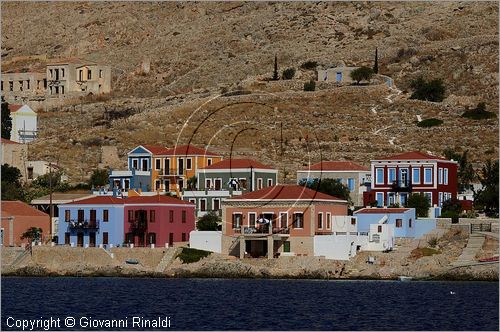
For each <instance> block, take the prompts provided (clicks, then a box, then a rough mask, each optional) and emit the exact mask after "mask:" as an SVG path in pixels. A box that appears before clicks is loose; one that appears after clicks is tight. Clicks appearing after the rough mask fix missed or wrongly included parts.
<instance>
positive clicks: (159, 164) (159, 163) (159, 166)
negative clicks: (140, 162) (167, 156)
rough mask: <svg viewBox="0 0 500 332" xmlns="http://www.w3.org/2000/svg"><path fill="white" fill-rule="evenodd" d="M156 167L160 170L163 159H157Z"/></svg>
mask: <svg viewBox="0 0 500 332" xmlns="http://www.w3.org/2000/svg"><path fill="white" fill-rule="evenodd" d="M155 169H156V170H160V169H161V159H158V158H157V159H155Z"/></svg>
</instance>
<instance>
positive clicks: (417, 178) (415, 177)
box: [411, 168, 420, 184]
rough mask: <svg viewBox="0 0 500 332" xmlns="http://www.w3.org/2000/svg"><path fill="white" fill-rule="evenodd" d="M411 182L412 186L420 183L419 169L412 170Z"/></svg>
mask: <svg viewBox="0 0 500 332" xmlns="http://www.w3.org/2000/svg"><path fill="white" fill-rule="evenodd" d="M411 171H412V182H413V183H414V184H419V183H420V168H413V169H412V170H411Z"/></svg>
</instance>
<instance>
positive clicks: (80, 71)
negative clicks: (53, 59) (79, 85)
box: [50, 69, 83, 81]
mask: <svg viewBox="0 0 500 332" xmlns="http://www.w3.org/2000/svg"><path fill="white" fill-rule="evenodd" d="M50 76H51V77H52V70H51V74H50ZM78 80H79V81H83V70H82V69H80V70H79V71H78Z"/></svg>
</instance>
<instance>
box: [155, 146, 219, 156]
mask: <svg viewBox="0 0 500 332" xmlns="http://www.w3.org/2000/svg"><path fill="white" fill-rule="evenodd" d="M164 154H165V155H169V156H193V155H197V156H219V155H218V154H215V153H212V152H210V151H205V150H204V149H200V148H197V147H196V146H192V145H180V146H176V147H175V148H172V149H169V150H167V151H166V152H165V153H164Z"/></svg>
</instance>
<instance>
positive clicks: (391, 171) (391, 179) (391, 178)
mask: <svg viewBox="0 0 500 332" xmlns="http://www.w3.org/2000/svg"><path fill="white" fill-rule="evenodd" d="M388 172H389V175H388V176H389V180H388V183H389V184H391V183H393V182H394V181H396V169H395V168H389V169H388Z"/></svg>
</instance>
